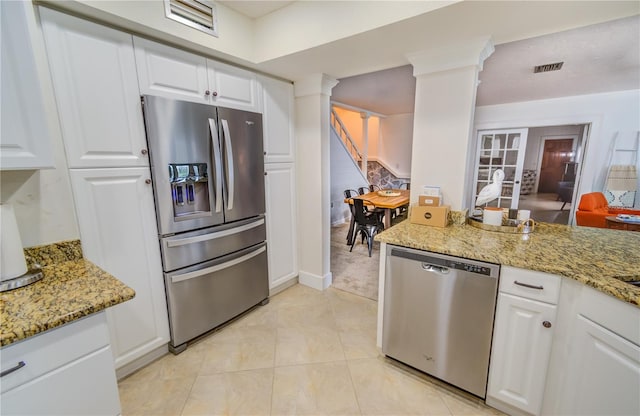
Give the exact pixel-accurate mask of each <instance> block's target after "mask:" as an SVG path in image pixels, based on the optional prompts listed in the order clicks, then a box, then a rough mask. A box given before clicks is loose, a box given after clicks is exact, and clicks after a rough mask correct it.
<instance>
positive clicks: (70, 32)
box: [40, 8, 149, 168]
mask: <svg viewBox="0 0 640 416" xmlns="http://www.w3.org/2000/svg"><path fill="white" fill-rule="evenodd" d="M40 14H41V17H42V28H43V31H44V35H45V43H46V48H47V55H48V57H49V65H50V67H51V75H52V78H53V85H54V90H55V96H56V101H57V103H58V109H59V115H60V123H61V127H62V135H63V138H64V143H65V148H66V153H67V159H68V164H69V167H71V168H80V167H115V166H145V165H148V164H149V160H148V157H147V150H146V137H145V133H144V124H143V120H142V110H141V104H140V93H139V91H138V80H137V76H136V65H135V58H134V53H133V42H132V37H131V35H128V34H126V33H123V32H119V31H117V30H114V29H111V28H108V27H105V26H101V25H97V24H95V23H91V22H88V21H85V20H81V19H78V18H75V17H72V16H68V15H65V14H62V13H58V12H55V11H52V10H49V9H46V8H40Z"/></svg>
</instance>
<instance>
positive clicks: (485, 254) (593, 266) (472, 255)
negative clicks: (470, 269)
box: [375, 221, 640, 305]
mask: <svg viewBox="0 0 640 416" xmlns="http://www.w3.org/2000/svg"><path fill="white" fill-rule="evenodd" d="M375 239H376V240H377V241H381V242H385V243H388V244H395V245H399V246H404V247H410V248H415V249H419V250H426V251H432V252H436V253H441V254H450V255H452V256H458V257H464V258H468V259H473V260H481V261H486V262H489V263H496V264H501V265H505V266H512V267H519V268H522V269H529V270H536V271H540V272H545V273H551V274H556V275H559V276H563V277H567V278H571V279H575V280H577V281H579V282H582V283H584V284H586V285H589V286H591V287H593V288H595V289H597V290H600V291H601V292H604V293H607V294H610V295H613V296H615V297H617V298H619V299H621V300H623V301H625V302H629V303H631V304H634V305H640V288H638V287H634V286H632V285H630V284H628V283H625V282H624V281H632V280H640V233H639V232H633V231H618V230H609V229H601V228H591V227H569V226H565V225H557V224H546V223H540V224H538V225H537V226H536V229H535V232H533V233H531V234H504V233H499V232H494V231H485V230H481V229H478V228H475V227H472V226H470V225H466V224H465V225H451V226H449V227H446V228H437V227H429V226H425V225H418V224H411V223H410V222H409V221H403V222H401V223H399V224H398V225H396V226H393V227H391V228H389V229H388V230H385V231H384V232H382V233H380V234H378V235H377V236H376V238H375Z"/></svg>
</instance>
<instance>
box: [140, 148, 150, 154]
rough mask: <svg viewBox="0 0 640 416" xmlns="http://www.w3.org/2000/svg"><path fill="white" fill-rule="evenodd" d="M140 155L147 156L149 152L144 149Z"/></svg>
mask: <svg viewBox="0 0 640 416" xmlns="http://www.w3.org/2000/svg"><path fill="white" fill-rule="evenodd" d="M140 153H142V154H143V155H146V154H147V153H149V151H148V150H147V149H142V150H140Z"/></svg>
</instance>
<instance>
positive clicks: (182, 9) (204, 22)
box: [164, 0, 218, 37]
mask: <svg viewBox="0 0 640 416" xmlns="http://www.w3.org/2000/svg"><path fill="white" fill-rule="evenodd" d="M164 12H165V15H166V16H167V17H168V18H169V19H173V20H175V21H176V22H180V23H182V24H185V25H187V26H190V27H192V28H194V29H198V30H201V31H203V32H205V33H208V34H210V35H213V36H215V37H218V14H217V13H216V6H215V5H214V4H213V3H212V2H211V1H209V0H164Z"/></svg>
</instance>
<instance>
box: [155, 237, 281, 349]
mask: <svg viewBox="0 0 640 416" xmlns="http://www.w3.org/2000/svg"><path fill="white" fill-rule="evenodd" d="M164 277H165V285H166V288H167V305H168V309H169V327H170V332H171V343H170V346H171V347H172V348H173V349H176V350H178V352H179V351H180V350H181V346H182V344H185V343H186V342H187V341H189V340H191V339H193V338H195V337H197V336H199V335H202V334H204V333H205V332H207V331H209V330H211V329H214V328H216V327H217V326H220V325H221V324H223V323H225V322H226V321H228V320H229V319H231V318H234V317H235V316H237V315H239V314H241V313H242V312H245V311H246V310H248V309H250V308H251V307H253V306H255V305H257V304H258V303H260V302H262V301H263V300H265V299H267V298H268V296H269V276H268V272H267V245H266V243H261V244H258V245H256V246H253V247H249V248H247V249H244V250H241V251H238V252H236V253H233V254H230V255H227V256H224V257H221V258H219V259H216V260H213V261H208V262H206V263H202V264H199V265H197V266H192V267H187V268H184V269H180V270H177V271H175V272H171V273H165V275H164Z"/></svg>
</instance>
